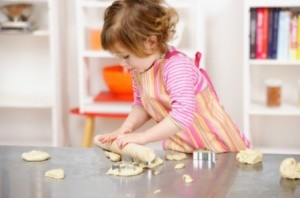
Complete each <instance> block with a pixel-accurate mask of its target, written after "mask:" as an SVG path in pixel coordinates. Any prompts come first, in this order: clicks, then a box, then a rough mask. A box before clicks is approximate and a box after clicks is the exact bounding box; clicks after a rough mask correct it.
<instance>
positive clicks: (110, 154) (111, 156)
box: [104, 151, 121, 162]
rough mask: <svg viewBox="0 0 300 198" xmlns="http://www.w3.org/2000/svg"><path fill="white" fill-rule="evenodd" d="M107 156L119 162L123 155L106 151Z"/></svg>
mask: <svg viewBox="0 0 300 198" xmlns="http://www.w3.org/2000/svg"><path fill="white" fill-rule="evenodd" d="M104 153H105V155H106V157H108V159H110V160H111V161H112V162H118V161H121V155H119V154H117V153H113V152H108V151H104Z"/></svg>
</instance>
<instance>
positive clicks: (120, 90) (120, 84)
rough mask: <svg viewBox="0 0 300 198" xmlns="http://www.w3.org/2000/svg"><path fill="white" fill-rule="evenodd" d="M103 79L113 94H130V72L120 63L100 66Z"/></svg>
mask: <svg viewBox="0 0 300 198" xmlns="http://www.w3.org/2000/svg"><path fill="white" fill-rule="evenodd" d="M102 75H103V79H104V81H105V83H106V85H107V87H108V88H109V90H110V92H111V93H113V94H132V93H133V91H132V81H131V77H130V73H129V72H126V71H124V68H123V67H122V66H120V65H111V66H105V67H103V68H102Z"/></svg>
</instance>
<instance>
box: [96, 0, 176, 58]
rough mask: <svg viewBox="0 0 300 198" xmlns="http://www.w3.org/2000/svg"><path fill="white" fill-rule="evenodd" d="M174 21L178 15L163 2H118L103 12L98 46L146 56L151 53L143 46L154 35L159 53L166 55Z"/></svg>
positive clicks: (118, 0) (116, 52)
mask: <svg viewBox="0 0 300 198" xmlns="http://www.w3.org/2000/svg"><path fill="white" fill-rule="evenodd" d="M177 22H178V14H177V12H176V11H175V10H174V9H173V8H170V7H167V6H166V4H165V2H164V0H117V1H114V2H113V3H112V5H111V6H109V7H108V8H107V9H106V10H105V13H104V25H103V29H102V34H101V43H102V46H103V49H105V50H108V51H110V52H112V53H115V54H118V53H119V52H120V51H119V50H120V48H121V49H125V50H128V51H129V52H131V53H133V54H135V55H136V56H138V57H146V56H148V55H150V54H149V52H148V53H147V52H146V50H145V49H144V45H143V44H142V43H144V42H145V41H146V40H147V39H148V38H149V37H150V36H156V38H157V41H158V42H157V43H158V48H159V50H160V52H161V53H166V52H167V51H168V45H167V42H168V41H170V40H171V39H172V37H173V35H174V34H175V26H176V23H177Z"/></svg>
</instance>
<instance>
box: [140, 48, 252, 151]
mask: <svg viewBox="0 0 300 198" xmlns="http://www.w3.org/2000/svg"><path fill="white" fill-rule="evenodd" d="M177 53H178V52H177V51H171V52H169V53H168V54H167V55H166V56H165V59H167V58H169V57H171V56H173V55H175V54H177ZM200 58H201V54H200V53H197V54H196V58H195V62H196V65H197V66H199V62H200ZM163 63H164V61H162V62H161V64H156V65H154V66H153V67H151V68H150V69H149V70H147V71H146V72H144V73H141V74H135V79H136V83H137V86H138V88H139V90H140V96H141V100H142V103H143V105H144V108H145V110H146V111H147V112H148V114H149V115H151V116H152V118H153V119H154V120H155V121H156V122H160V121H162V120H163V119H164V118H166V117H167V116H168V115H169V112H170V111H171V109H172V106H171V104H170V98H169V95H168V94H167V92H166V87H165V85H164V83H163V74H162V71H163ZM200 71H201V73H202V74H203V75H204V76H205V78H206V80H207V81H208V85H209V86H207V87H206V88H204V90H203V91H201V92H200V93H198V94H197V95H196V96H195V97H196V103H197V105H196V110H195V115H194V119H193V121H192V124H191V125H190V126H189V127H188V128H187V129H185V130H183V131H180V132H178V133H176V134H175V135H173V136H172V137H170V138H168V139H165V140H163V148H164V149H165V150H175V151H179V152H185V153H191V152H193V151H194V150H199V149H203V150H210V151H214V152H217V153H222V152H238V151H240V150H243V149H245V148H247V147H249V146H250V143H249V141H248V140H247V139H246V137H245V136H244V134H242V133H241V132H240V131H239V130H238V128H237V127H236V126H235V124H234V123H233V122H232V120H231V118H230V117H229V115H228V114H227V113H226V111H225V110H224V108H223V107H222V105H221V104H220V103H219V99H218V97H217V94H216V93H215V90H214V88H213V85H212V83H211V81H210V79H209V76H208V75H207V73H206V72H205V70H203V69H201V68H200ZM162 133H163V131H162Z"/></svg>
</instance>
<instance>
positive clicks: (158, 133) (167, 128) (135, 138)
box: [116, 117, 182, 148]
mask: <svg viewBox="0 0 300 198" xmlns="http://www.w3.org/2000/svg"><path fill="white" fill-rule="evenodd" d="M181 130H182V129H181V128H180V127H179V126H178V125H176V124H175V122H174V121H172V118H170V117H166V118H165V119H163V120H162V121H161V122H160V123H158V124H156V125H154V126H153V127H151V128H150V129H147V130H146V131H145V132H141V133H132V134H126V135H122V136H118V137H117V138H116V139H117V144H118V146H119V147H120V148H123V147H124V146H125V145H126V144H128V143H135V144H141V145H143V144H148V143H151V142H156V141H159V140H163V139H166V138H169V137H171V136H173V135H174V134H175V133H177V132H179V131H181Z"/></svg>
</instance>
